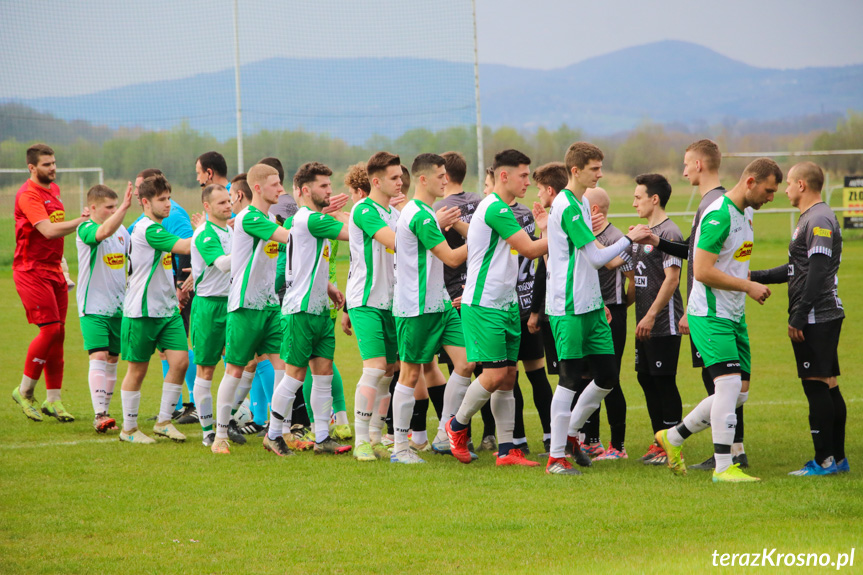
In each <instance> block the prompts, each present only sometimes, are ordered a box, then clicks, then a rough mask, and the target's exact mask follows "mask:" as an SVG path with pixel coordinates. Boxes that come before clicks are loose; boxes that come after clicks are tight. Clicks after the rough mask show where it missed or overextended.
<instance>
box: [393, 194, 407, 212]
mask: <svg viewBox="0 0 863 575" xmlns="http://www.w3.org/2000/svg"><path fill="white" fill-rule="evenodd" d="M406 201H408V197H407V196H406V195H404V194H402V193H401V192H399V195H397V196H396V197H394V198H390V206H392V207H394V208H396V209H397V210H401V208H400V206H401V205H402V204H403V203H405V202H406Z"/></svg>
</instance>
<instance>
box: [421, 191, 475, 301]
mask: <svg viewBox="0 0 863 575" xmlns="http://www.w3.org/2000/svg"><path fill="white" fill-rule="evenodd" d="M482 200H483V197H482V196H481V195H479V194H474V193H472V192H461V193H460V194H452V195H451V196H447V197H445V198H441V199H440V200H438V201H436V202H435V204H434V206H432V209H433V210H434V211H438V210H439V209H441V208H451V207H456V208H458V209H460V210H461V221H463V222H465V223H466V224H469V223H470V220H471V218H472V217H473V213H474V212H475V211H476V207H477V206H478V205H479V203H480V202H481V201H482ZM443 235H444V237H445V238H446V243H447V244H448V245H449V247H450V248H452V249H456V248H460V247H461V246H463V245H464V243H465V239H464V238H463V237H462V235H461V234H460V233H458V232H457V231H455V230H453V229H450V230H449V231H446V232H444V234H443ZM443 278H444V283H445V284H446V290H447V292H449V297H450V298H452V299H455V298H457V297H461V294H462V292H463V291H464V282H465V281H466V280H467V262H465V263H463V264H461V265H460V266H458V267H455V268H451V267H449V266H444V268H443Z"/></svg>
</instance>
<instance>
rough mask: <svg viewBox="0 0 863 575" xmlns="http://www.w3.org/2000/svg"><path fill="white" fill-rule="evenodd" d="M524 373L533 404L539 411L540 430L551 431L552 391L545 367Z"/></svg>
mask: <svg viewBox="0 0 863 575" xmlns="http://www.w3.org/2000/svg"><path fill="white" fill-rule="evenodd" d="M526 375H527V379H528V381H530V385H531V387H532V388H533V404H534V405H535V406H536V411H537V413H539V422H540V424H542V432H543V433H551V398H552V396H553V395H554V393H553V392H552V391H551V384H550V383H549V382H548V376H547V375H546V373H545V368H543V367H541V368H539V369H534V370H533V371H528V372H526Z"/></svg>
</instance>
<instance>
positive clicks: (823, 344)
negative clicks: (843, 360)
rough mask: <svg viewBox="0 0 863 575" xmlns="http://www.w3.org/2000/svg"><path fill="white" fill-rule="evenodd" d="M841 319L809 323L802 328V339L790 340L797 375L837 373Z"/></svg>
mask: <svg viewBox="0 0 863 575" xmlns="http://www.w3.org/2000/svg"><path fill="white" fill-rule="evenodd" d="M842 319H843V318H839V319H834V320H832V321H825V322H824V323H811V324H808V325H807V326H806V327H804V328H803V338H804V341H802V342H800V343H796V342H793V341H792V342H791V346H792V347H793V348H794V358H795V359H796V360H797V377H799V378H800V379H813V378H814V379H818V378H828V377H836V376H838V375H839V354H838V352H837V350H838V348H839V332H840V331H842Z"/></svg>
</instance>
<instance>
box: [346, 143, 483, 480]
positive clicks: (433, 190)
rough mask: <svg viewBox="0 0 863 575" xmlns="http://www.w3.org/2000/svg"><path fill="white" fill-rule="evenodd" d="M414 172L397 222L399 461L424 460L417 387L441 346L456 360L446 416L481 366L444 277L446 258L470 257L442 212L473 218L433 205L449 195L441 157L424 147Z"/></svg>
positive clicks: (359, 452) (360, 453)
mask: <svg viewBox="0 0 863 575" xmlns="http://www.w3.org/2000/svg"><path fill="white" fill-rule="evenodd" d="M411 174H412V176H413V179H414V181H415V182H416V189H415V191H414V198H413V199H412V200H410V201H409V202H408V203H407V205H406V206H405V207H404V210H403V211H402V213H401V216H400V217H399V221H398V224H397V226H396V244H397V245H398V249H399V256H398V261H399V265H398V267H397V268H396V283H395V293H394V301H393V315H394V316H395V322H396V328H397V330H398V344H399V357H400V358H401V362H402V363H401V374H400V378H399V382H398V383H397V384H396V387H395V393H394V394H393V419H394V428H395V444H394V447H393V454H392V456H391V457H390V461H391V462H393V463H406V464H413V463H424V460H423V459H421V458H420V457H419V456H418V455H417V454H416V453H415V452H414V451H413V450H412V449H410V446H409V443H408V431H409V430H410V427H411V419H412V416H413V411H414V403H415V401H414V400H415V398H414V389H415V388H416V386H417V382H418V381H419V379H420V375H421V373H420V372H421V371H422V370H423V366H424V365H428V364H431V365H434V363H433V362H434V361H435V359H436V358H435V355H436V353H437V351H438V350H439V349H440V348H444V349H445V350H446V351H447V354H448V355H449V357H450V358H451V359H452V361H453V364H454V366H455V368H454V371H453V372H452V373H451V374H450V379H449V381H448V382H447V387H446V393H445V395H444V408H443V410H442V419H443V418H446V419H449V418H450V417H452V416H453V415H454V414H455V410H456V408H457V407H458V406H459V404H460V403H461V399H462V397H463V396H464V393H465V391H467V387H468V385H470V375H471V373H472V372H473V368H474V365H473V364H472V363H469V362H468V361H467V357H466V354H465V349H464V334H463V332H462V325H461V318H459V315H458V313H456V311H455V310H454V309H453V308H452V302H451V301H450V298H449V294H448V293H447V291H446V288H445V286H444V277H443V264H444V263H446V264H448V265H450V266H452V267H455V266H458V265H459V264H461V263H462V261H464V260H465V259H467V246H462V247H460V248H458V249H457V250H452V249H451V248H450V247H449V246H448V245H447V243H446V239H445V238H444V236H443V233H442V232H441V228H440V227H439V221H438V217H439V218H440V223H441V225H443V227H449V226H451V225H454V226H455V227H457V228H458V229H460V230H461V232H462V233H465V234H466V233H467V224H465V223H463V222H461V221H460V219H459V215H460V212H459V210H458V208H454V207H453V208H447V209H444V210H442V211H441V214H440V215H439V216H436V215H435V212H434V211H433V210H432V208H431V205H432V204H433V203H434V200H435V199H436V198H440V197H442V196H443V194H444V188H445V186H446V168H445V167H444V159H443V158H442V157H441V156H438V155H437V154H420V155H419V156H417V157H416V159H415V160H414V162H413V165H412V166H411ZM447 400H448V401H447ZM427 404H428V400H427V399H426V405H427ZM423 417H424V414H423ZM446 419H443V420H444V421H446ZM354 457H356V458H357V459H358V460H360V461H372V460H374V459H375V455H374V452H373V450H372V449H371V446H370V445H369V444H368V443H363V444H361V445H360V446H359V447H358V448H357V449H355V450H354Z"/></svg>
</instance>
